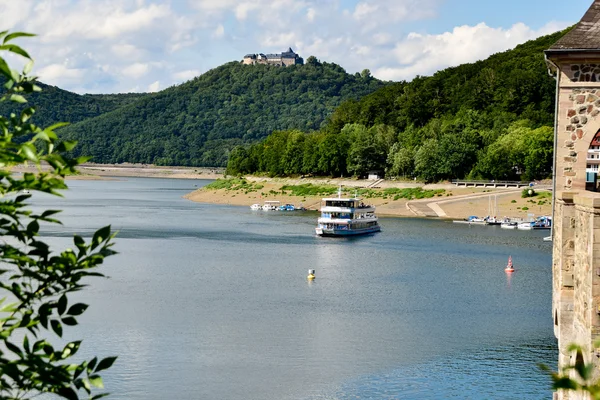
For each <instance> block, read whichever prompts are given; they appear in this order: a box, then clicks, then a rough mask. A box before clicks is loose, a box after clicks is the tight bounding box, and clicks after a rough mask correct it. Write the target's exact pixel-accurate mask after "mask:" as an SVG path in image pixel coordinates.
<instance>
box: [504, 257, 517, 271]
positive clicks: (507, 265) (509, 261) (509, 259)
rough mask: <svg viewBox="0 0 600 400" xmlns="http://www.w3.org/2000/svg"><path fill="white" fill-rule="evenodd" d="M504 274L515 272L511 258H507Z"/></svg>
mask: <svg viewBox="0 0 600 400" xmlns="http://www.w3.org/2000/svg"><path fill="white" fill-rule="evenodd" d="M504 271H505V272H515V268H514V267H513V263H512V257H511V256H508V264H506V268H504Z"/></svg>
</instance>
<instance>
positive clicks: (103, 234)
mask: <svg viewBox="0 0 600 400" xmlns="http://www.w3.org/2000/svg"><path fill="white" fill-rule="evenodd" d="M109 237H110V225H107V226H105V227H104V228H100V229H98V230H97V231H96V232H95V233H94V237H92V250H94V249H95V248H96V247H98V245H100V244H101V243H102V242H104V241H105V240H106V239H108V238H109Z"/></svg>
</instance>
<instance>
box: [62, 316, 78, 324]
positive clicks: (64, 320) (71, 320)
mask: <svg viewBox="0 0 600 400" xmlns="http://www.w3.org/2000/svg"><path fill="white" fill-rule="evenodd" d="M60 320H61V321H62V323H63V324H65V325H69V326H75V325H77V320H76V319H75V318H73V317H64V318H61V319H60Z"/></svg>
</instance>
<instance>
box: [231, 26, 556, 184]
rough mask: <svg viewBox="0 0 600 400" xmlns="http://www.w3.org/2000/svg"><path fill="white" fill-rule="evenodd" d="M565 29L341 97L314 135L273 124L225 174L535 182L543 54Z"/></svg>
mask: <svg viewBox="0 0 600 400" xmlns="http://www.w3.org/2000/svg"><path fill="white" fill-rule="evenodd" d="M566 32H567V30H565V31H563V32H557V33H555V34H553V35H548V36H544V37H541V38H539V39H537V40H533V41H529V42H527V43H524V44H522V45H519V46H517V47H516V48H515V49H513V50H510V51H506V52H503V53H498V54H495V55H492V56H491V57H489V58H488V59H486V60H483V61H479V62H476V63H472V64H464V65H460V66H458V67H453V68H447V69H445V70H442V71H439V72H437V73H436V74H434V75H433V76H431V77H417V78H415V79H414V80H413V81H411V82H399V83H395V84H393V85H388V86H385V87H383V88H381V89H379V90H377V91H376V92H374V93H372V94H369V95H367V96H364V97H362V98H361V99H360V100H357V101H355V100H349V101H346V102H344V103H343V104H341V105H340V107H338V108H337V109H336V110H335V112H334V113H333V114H332V116H331V118H330V119H329V121H328V124H327V125H326V126H324V127H323V129H322V130H321V131H319V132H312V133H309V132H302V131H300V130H280V131H277V132H274V133H273V134H271V135H270V136H269V137H268V138H266V139H265V140H264V141H262V142H260V143H257V144H254V145H252V146H240V147H238V148H236V149H234V151H233V152H232V154H231V157H230V159H229V163H228V167H227V168H228V172H229V173H230V174H247V173H266V174H269V175H271V176H278V175H279V176H281V175H296V174H314V175H331V176H350V175H354V176H364V175H365V174H366V173H367V172H368V171H371V170H379V171H385V172H386V175H387V176H404V177H407V178H412V177H418V178H420V179H422V180H425V181H437V180H441V179H452V178H462V177H465V176H469V177H473V178H476V177H480V178H490V179H526V180H530V179H537V178H545V177H548V176H549V175H550V173H551V160H552V143H553V129H552V125H553V119H554V115H553V114H554V98H555V97H554V96H555V81H554V79H553V78H552V77H550V76H549V75H548V72H547V67H546V65H545V62H544V54H543V50H545V49H547V48H549V47H550V45H552V44H553V43H554V42H556V41H557V40H558V39H559V38H560V37H561V36H562V35H564V34H565V33H566Z"/></svg>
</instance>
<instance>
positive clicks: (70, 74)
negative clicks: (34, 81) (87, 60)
mask: <svg viewBox="0 0 600 400" xmlns="http://www.w3.org/2000/svg"><path fill="white" fill-rule="evenodd" d="M37 73H38V76H39V78H40V80H42V81H44V82H53V81H55V80H56V79H57V78H59V77H60V78H61V79H63V80H67V81H76V80H80V79H82V78H83V77H84V75H85V70H83V69H80V68H69V67H67V66H66V65H63V64H50V65H47V66H45V67H44V68H42V69H40V70H38V72H37Z"/></svg>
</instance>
